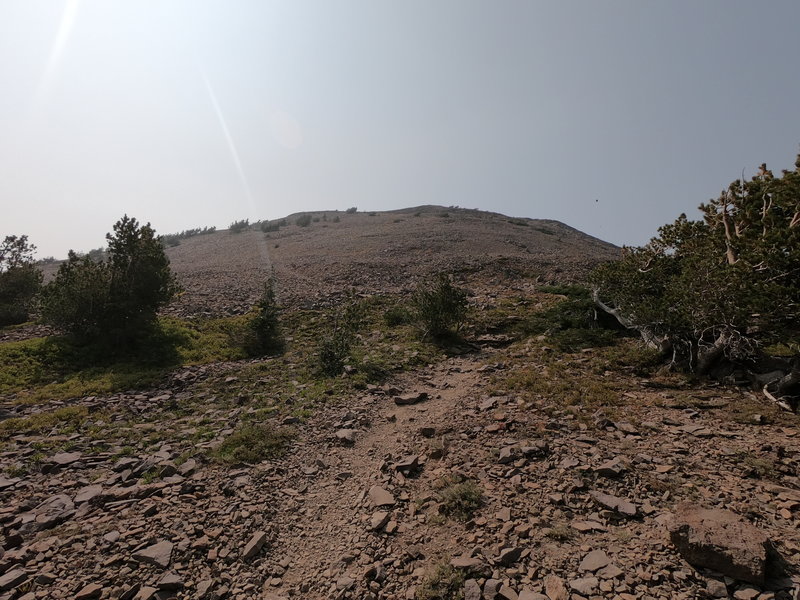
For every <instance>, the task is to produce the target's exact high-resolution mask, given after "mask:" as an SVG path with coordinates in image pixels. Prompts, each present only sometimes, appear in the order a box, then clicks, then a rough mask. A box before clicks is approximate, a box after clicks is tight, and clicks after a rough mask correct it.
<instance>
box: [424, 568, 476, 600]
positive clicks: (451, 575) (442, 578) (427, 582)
mask: <svg viewBox="0 0 800 600" xmlns="http://www.w3.org/2000/svg"><path fill="white" fill-rule="evenodd" d="M416 598H417V600H462V599H463V598H464V573H463V572H462V571H459V570H458V569H455V568H454V567H452V566H451V565H450V564H448V563H447V562H441V563H439V564H437V565H435V566H434V567H433V569H432V570H431V571H430V572H429V573H428V574H427V575H426V576H425V578H424V579H423V580H422V583H421V584H420V586H419V587H418V588H417V594H416Z"/></svg>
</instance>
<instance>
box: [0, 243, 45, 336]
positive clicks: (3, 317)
mask: <svg viewBox="0 0 800 600" xmlns="http://www.w3.org/2000/svg"><path fill="white" fill-rule="evenodd" d="M35 250H36V246H34V245H33V244H30V243H29V242H28V236H27V235H22V236H19V237H17V236H15V235H9V236H6V238H5V239H4V240H3V243H2V244H0V327H1V326H4V325H15V324H17V323H24V322H25V321H27V320H28V318H29V316H30V311H31V307H32V305H33V300H34V298H35V296H36V294H37V293H38V291H39V288H40V287H41V284H42V272H41V271H40V270H39V269H38V268H37V267H36V265H35V264H34V261H33V252H34V251H35Z"/></svg>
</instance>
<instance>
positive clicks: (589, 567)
mask: <svg viewBox="0 0 800 600" xmlns="http://www.w3.org/2000/svg"><path fill="white" fill-rule="evenodd" d="M610 562H611V559H610V558H608V555H607V554H606V553H605V552H603V551H602V550H592V551H591V552H589V554H587V555H586V556H584V557H583V560H582V561H581V564H580V565H579V566H578V570H579V571H591V572H592V573H594V572H595V571H597V570H598V569H602V568H603V567H605V566H606V565H607V564H609V563H610Z"/></svg>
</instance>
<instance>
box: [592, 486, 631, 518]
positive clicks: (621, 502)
mask: <svg viewBox="0 0 800 600" xmlns="http://www.w3.org/2000/svg"><path fill="white" fill-rule="evenodd" d="M589 495H590V496H591V497H592V498H594V501H595V502H597V503H598V504H600V505H602V506H605V507H606V508H610V509H611V510H613V511H616V512H618V513H619V514H621V515H624V516H626V517H635V516H636V515H637V513H638V510H637V508H636V505H635V504H634V503H633V502H630V501H628V500H625V499H624V498H617V497H616V496H612V495H611V494H606V493H603V492H596V491H593V492H589Z"/></svg>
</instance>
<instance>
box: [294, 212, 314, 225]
mask: <svg viewBox="0 0 800 600" xmlns="http://www.w3.org/2000/svg"><path fill="white" fill-rule="evenodd" d="M313 219H314V217H312V216H311V215H310V214H307V213H306V214H302V215H300V216H299V217H297V219H295V221H294V224H295V225H297V226H298V227H308V226H309V225H311V221H312V220H313Z"/></svg>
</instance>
